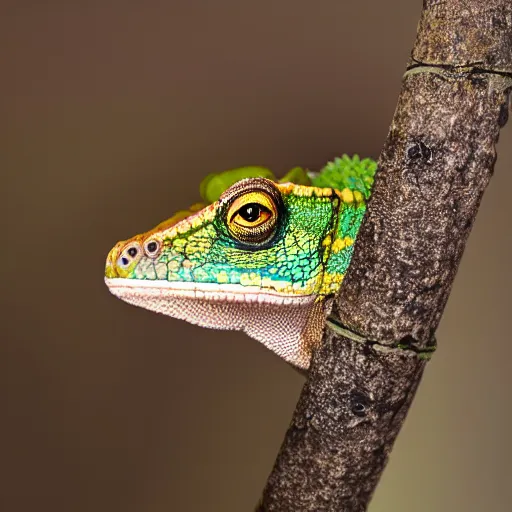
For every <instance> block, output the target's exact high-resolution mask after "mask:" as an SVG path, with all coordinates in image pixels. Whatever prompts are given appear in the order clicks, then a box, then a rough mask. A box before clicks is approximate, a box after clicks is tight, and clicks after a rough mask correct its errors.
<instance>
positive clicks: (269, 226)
mask: <svg viewBox="0 0 512 512" xmlns="http://www.w3.org/2000/svg"><path fill="white" fill-rule="evenodd" d="M277 214H278V211H277V205H276V203H275V201H274V199H273V198H272V197H271V196H270V195H269V194H267V193H266V192H264V191H263V190H253V191H248V192H246V193H245V194H243V195H241V196H239V197H237V198H236V199H235V200H234V201H233V202H232V204H231V206H230V207H229V210H228V213H227V216H226V220H227V226H228V229H229V231H230V233H231V235H233V236H234V237H235V238H236V239H237V240H239V241H241V242H245V243H249V244H261V243H263V242H265V241H267V240H268V239H269V238H270V237H271V236H272V235H273V234H274V231H275V228H276V224H277Z"/></svg>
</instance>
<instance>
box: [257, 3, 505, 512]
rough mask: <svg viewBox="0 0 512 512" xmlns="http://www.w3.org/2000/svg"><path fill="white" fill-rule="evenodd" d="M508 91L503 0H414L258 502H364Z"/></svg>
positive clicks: (430, 335) (480, 183)
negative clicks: (342, 256) (399, 63)
mask: <svg viewBox="0 0 512 512" xmlns="http://www.w3.org/2000/svg"><path fill="white" fill-rule="evenodd" d="M511 90H512V2H510V0H486V2H481V0H446V1H443V0H424V5H423V12H422V15H421V20H420V24H419V27H418V35H417V39H416V44H415V46H414V49H413V51H412V56H411V60H410V62H409V66H408V70H407V72H406V74H405V76H404V80H403V85H402V91H401V94H400V97H399V100H398V105H397V108H396V111H395V115H394V118H393V121H392V124H391V128H390V131H389V134H388V138H387V141H386V143H385V145H384V149H383V151H382V153H381V156H380V159H379V171H378V173H377V176H376V180H375V184H374V187H373V192H372V198H371V200H370V203H369V205H368V211H367V214H366V216H365V219H364V221H363V225H362V226H361V230H360V232H359V234H358V237H357V241H356V244H355V250H354V256H353V258H352V263H351V265H350V268H349V270H348V272H347V275H346V276H345V279H344V282H343V285H342V287H341V290H340V292H339V294H338V296H337V297H336V300H335V305H334V307H333V311H332V314H331V316H330V317H329V319H328V320H327V324H326V329H325V333H324V339H323V343H322V346H321V348H320V349H319V350H318V351H317V352H316V354H315V356H314V359H313V363H312V366H311V370H310V373H309V376H308V380H307V382H306V384H305V386H304V389H303V390H302V394H301V396H300V399H299V402H298V404H297V408H296V410H295V413H294V416H293V419H292V422H291V425H290V427H289V429H288V432H287V433H286V437H285V440H284V442H283V445H282V447H281V450H280V453H279V455H278V458H277V460H276V463H275V466H274V468H273V471H272V473H271V475H270V477H269V480H268V482H267V485H266V488H265V490H264V492H263V497H262V500H261V503H260V505H259V506H258V510H260V511H273V510H279V511H284V510H293V511H294V512H299V511H313V510H314V511H319V510H332V511H364V510H366V509H367V506H368V503H369V501H370V499H371V496H372V494H373V491H374V489H375V487H376V485H377V483H378V481H379V479H380V476H381V473H382V471H383V469H384V466H385V464H386V462H387V458H388V454H389V452H390V451H391V448H392V446H393V443H394V441H395V439H396V436H397V435H398V432H399V430H400V427H401V425H402V423H403V421H404V419H405V416H406V414H407V411H408V409H409V406H410V404H411V402H412V399H413V397H414V394H415V391H416V389H417V387H418V384H419V381H420V379H421V375H422V372H423V369H424V367H425V364H426V361H427V360H428V358H429V357H430V354H431V353H432V351H433V349H434V348H435V340H434V333H435V331H436V329H437V327H438V324H439V321H440V319H441V316H442V313H443V310H444V307H445V305H446V302H447V300H448V296H449V293H450V289H451V286H452V283H453V280H454V278H455V274H456V272H457V268H458V265H459V262H460V259H461V257H462V253H463V250H464V247H465V244H466V241H467V238H468V235H469V233H470V230H471V227H472V225H473V221H474V219H475V216H476V213H477V210H478V206H479V204H480V200H481V198H482V195H483V192H484V190H485V187H486V186H487V184H488V182H489V180H490V178H491V176H492V172H493V168H494V163H495V160H496V152H495V144H496V142H497V141H498V136H499V129H500V127H502V126H504V125H505V123H506V121H507V118H508V102H509V95H510V92H511Z"/></svg>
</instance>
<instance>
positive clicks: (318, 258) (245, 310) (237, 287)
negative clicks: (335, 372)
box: [105, 155, 377, 370]
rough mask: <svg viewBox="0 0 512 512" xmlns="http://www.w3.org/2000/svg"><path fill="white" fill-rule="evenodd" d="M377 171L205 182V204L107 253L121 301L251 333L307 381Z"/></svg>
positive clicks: (229, 174)
mask: <svg viewBox="0 0 512 512" xmlns="http://www.w3.org/2000/svg"><path fill="white" fill-rule="evenodd" d="M376 169H377V164H376V162H375V161H373V160H371V159H369V158H367V159H360V158H359V157H358V156H357V155H354V156H353V157H352V158H350V157H348V156H347V155H343V157H341V158H336V159H334V161H332V162H329V163H328V164H327V165H326V166H325V167H324V168H322V169H321V170H320V171H319V172H316V173H315V172H311V171H308V170H305V169H303V168H301V167H296V168H293V169H292V170H291V171H289V172H288V173H287V174H286V175H285V176H284V177H283V178H282V179H281V180H278V179H276V178H275V176H274V175H273V173H272V171H270V170H269V169H267V168H264V167H242V168H238V169H232V170H230V171H224V172H222V173H219V174H210V175H208V176H207V177H206V178H205V179H204V180H203V181H202V183H201V186H200V193H201V196H202V198H203V201H204V202H203V203H198V204H195V205H193V206H192V207H190V208H189V209H188V210H182V211H179V212H177V213H176V214H174V215H173V216H172V217H171V218H169V219H168V220H166V221H164V222H161V223H160V224H158V225H157V226H156V227H154V228H153V229H150V230H149V231H147V232H145V233H142V234H138V235H135V236H133V237H131V238H129V239H127V240H123V241H120V242H118V243H117V244H116V245H115V246H114V247H113V248H112V249H111V251H110V252H109V254H108V256H107V261H106V265H105V282H106V284H107V286H108V288H109V290H110V292H111V293H112V294H114V295H115V296H117V297H118V298H120V299H122V300H124V301H126V302H128V303H130V304H132V305H135V306H139V307H142V308H145V309H148V310H152V311H155V312H158V313H162V314H164V315H168V316H170V317H174V318H178V319H183V320H186V321H188V322H190V323H193V324H198V325H201V326H203V327H209V328H216V329H234V330H242V331H245V332H246V333H247V334H248V335H249V336H250V337H252V338H255V339H256V340H258V341H260V342H262V343H263V344H264V345H265V346H266V347H267V348H269V349H270V350H272V351H273V352H274V353H276V354H277V355H278V356H280V357H281V358H283V359H284V360H285V361H287V362H288V363H290V364H291V365H293V366H295V367H296V368H297V369H299V370H307V369H308V367H309V364H310V360H311V357H312V354H313V351H314V350H315V348H316V347H317V346H318V345H319V343H320V341H321V336H322V332H323V328H324V324H325V318H326V315H327V314H328V313H329V311H330V308H331V305H332V299H333V297H334V294H335V293H336V291H337V290H338V289H339V287H340V285H341V283H342V281H343V276H344V275H345V273H346V271H347V269H348V266H349V264H350V259H351V256H352V252H353V248H354V242H355V239H356V236H357V232H358V230H359V227H360V224H361V221H362V218H363V215H364V213H365V211H366V205H367V201H368V199H369V197H370V194H371V187H372V184H373V179H374V174H375V171H376Z"/></svg>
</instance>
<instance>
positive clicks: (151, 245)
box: [147, 242, 158, 252]
mask: <svg viewBox="0 0 512 512" xmlns="http://www.w3.org/2000/svg"><path fill="white" fill-rule="evenodd" d="M147 248H148V252H155V251H156V250H157V249H158V245H157V243H156V242H149V244H148V246H147Z"/></svg>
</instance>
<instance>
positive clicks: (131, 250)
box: [123, 247, 138, 259]
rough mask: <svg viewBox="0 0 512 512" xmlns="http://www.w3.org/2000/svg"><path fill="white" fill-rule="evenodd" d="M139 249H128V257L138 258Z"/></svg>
mask: <svg viewBox="0 0 512 512" xmlns="http://www.w3.org/2000/svg"><path fill="white" fill-rule="evenodd" d="M137 252H138V251H137V248H136V247H130V248H129V249H128V255H129V256H131V257H132V258H135V256H137ZM123 259H124V258H123Z"/></svg>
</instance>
